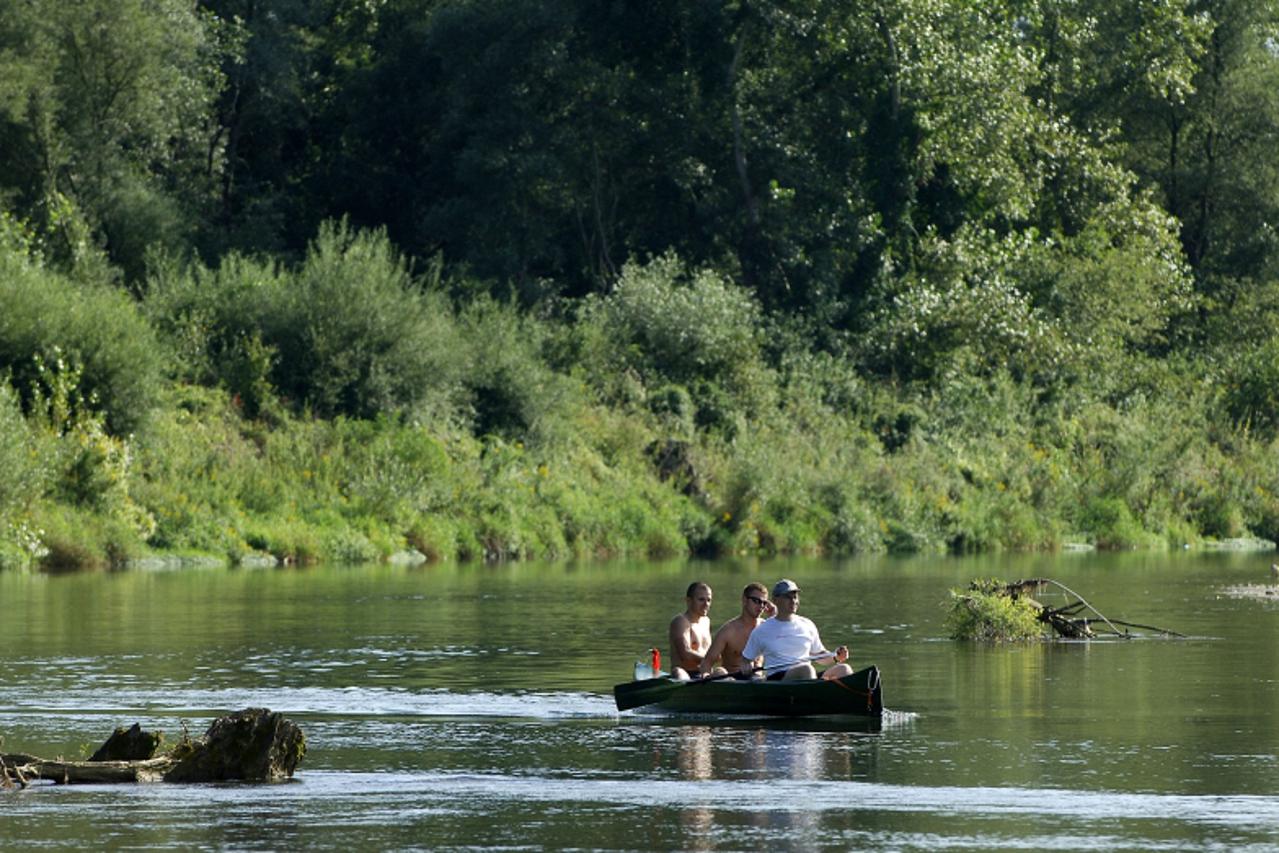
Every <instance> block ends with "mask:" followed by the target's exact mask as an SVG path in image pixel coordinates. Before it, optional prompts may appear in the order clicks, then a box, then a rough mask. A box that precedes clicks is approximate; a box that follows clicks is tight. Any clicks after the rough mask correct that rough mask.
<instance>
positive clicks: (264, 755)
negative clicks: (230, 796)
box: [164, 708, 306, 782]
mask: <svg viewBox="0 0 1279 853" xmlns="http://www.w3.org/2000/svg"><path fill="white" fill-rule="evenodd" d="M304 755H306V738H305V737H304V736H303V735H302V730H301V729H299V728H298V727H297V725H296V724H294V723H293V721H292V720H286V719H285V718H284V717H282V716H280V715H279V714H276V713H273V712H271V711H268V710H267V709H265V708H248V709H246V710H244V711H240V712H239V713H236V714H231V715H230V716H228V717H219V718H218V719H216V720H214V721H213V725H211V726H209V730H208V731H207V732H205V735H204V740H203V742H197V745H196V747H195V749H193V750H192V751H191V752H190V753H189V754H187V755H185V756H183V757H182V759H181V760H180V761H179V762H178V764H177V766H176V767H174V768H173V769H172V770H170V771H169V772H168V773H166V774H165V776H164V781H166V782H223V781H227V780H230V779H245V780H249V781H253V782H278V781H281V780H283V779H288V778H289V777H291V776H292V775H293V769H294V768H295V767H297V765H298V762H299V761H301V760H302V756H304Z"/></svg>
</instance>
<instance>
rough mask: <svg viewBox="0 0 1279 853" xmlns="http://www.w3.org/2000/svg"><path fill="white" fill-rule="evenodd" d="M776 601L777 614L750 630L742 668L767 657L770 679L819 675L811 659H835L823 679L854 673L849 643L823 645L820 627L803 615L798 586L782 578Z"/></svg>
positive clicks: (776, 588) (778, 583)
mask: <svg viewBox="0 0 1279 853" xmlns="http://www.w3.org/2000/svg"><path fill="white" fill-rule="evenodd" d="M773 602H774V603H775V604H776V606H777V616H776V617H775V618H773V619H769V620H768V621H767V622H765V623H763V624H762V625H760V626H759V627H758V628H756V629H755V630H754V631H752V632H751V635H750V639H748V640H747V641H746V646H745V648H743V649H742V663H741V671H742V672H749V671H751V670H752V669H753V668H754V665H755V659H756V658H759V657H761V656H762V657H763V658H764V672H765V673H766V677H767V678H769V679H774V680H776V679H785V680H787V681H790V680H792V679H796V678H817V670H816V669H815V668H814V667H813V664H812V663H810V661H813V660H816V661H818V662H820V663H825V662H827V661H831V662H834V664H835V665H834V666H832V667H830V668H829V669H827V670H826V671H824V672H823V673H822V675H821V677H822V678H825V679H832V678H843V677H844V676H845V675H852V672H853V668H852V667H851V666H849V665H848V664H847V663H845V661H847V660H848V646H840V647H839V648H837V649H835V651H833V652H830V651H827V650H826V647H825V646H824V645H822V638H821V637H820V636H818V634H817V626H816V625H814V624H813V621H812V620H811V619H807V618H805V617H803V616H800V615H799V613H798V612H797V611H798V610H799V585H798V584H796V583H795V582H794V581H793V580H788V579H786V578H782V579H781V580H779V581H778V582H777V584H776V586H774V587H773Z"/></svg>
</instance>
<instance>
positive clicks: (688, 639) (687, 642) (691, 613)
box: [670, 581, 711, 680]
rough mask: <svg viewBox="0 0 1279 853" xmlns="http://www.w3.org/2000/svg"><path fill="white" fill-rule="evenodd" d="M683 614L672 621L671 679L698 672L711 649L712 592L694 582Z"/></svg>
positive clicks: (685, 599) (687, 594)
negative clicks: (708, 650) (707, 651)
mask: <svg viewBox="0 0 1279 853" xmlns="http://www.w3.org/2000/svg"><path fill="white" fill-rule="evenodd" d="M684 604H685V607H684V612H683V613H681V614H679V615H678V616H676V617H675V618H674V619H672V620H671V627H670V640H671V675H673V676H674V677H675V678H678V679H680V680H684V679H687V678H688V677H689V675H688V674H689V673H690V672H697V668H698V667H699V666H701V665H702V658H704V657H705V656H706V650H707V649H709V648H710V645H711V617H710V612H711V588H710V587H709V586H708V585H706V584H704V583H702V582H701V581H693V582H692V583H691V584H689V585H688V592H686V593H685V594H684Z"/></svg>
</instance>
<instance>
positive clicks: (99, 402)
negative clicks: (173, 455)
mask: <svg viewBox="0 0 1279 853" xmlns="http://www.w3.org/2000/svg"><path fill="white" fill-rule="evenodd" d="M0 305H3V306H4V308H3V310H0V371H7V372H8V373H9V375H10V378H9V381H10V384H11V385H12V387H13V389H14V390H16V391H17V392H18V393H19V394H21V395H22V397H23V402H24V404H25V405H27V406H30V404H31V395H32V394H34V393H39V392H40V389H41V387H42V386H41V384H40V383H41V381H42V377H41V376H40V368H39V366H38V364H39V363H38V362H37V361H36V357H37V356H39V357H41V358H43V359H44V361H45V362H50V363H51V362H53V361H56V360H57V358H58V356H59V355H62V356H65V357H66V358H67V359H68V360H70V361H73V362H75V363H76V364H77V365H79V367H80V369H81V374H80V377H79V381H80V384H79V386H78V389H77V390H78V392H79V393H78V397H79V400H81V401H82V402H83V403H84V404H85V405H86V406H88V407H89V408H90V409H92V410H93V411H96V412H101V413H102V414H103V415H104V416H105V418H106V420H105V425H106V427H107V429H108V430H109V431H110V432H111V433H112V434H113V435H125V434H127V433H129V432H131V431H133V430H134V429H136V428H137V427H138V426H139V425H140V424H142V423H143V422H144V421H145V420H146V418H147V417H148V416H149V415H150V413H151V411H152V409H153V407H154V405H155V402H156V399H157V394H158V389H159V387H160V381H161V372H162V371H161V368H162V366H163V360H162V359H161V358H160V357H159V353H160V347H159V346H158V341H157V340H156V336H155V334H154V332H153V331H152V330H151V328H150V326H148V324H147V322H146V321H145V320H144V319H143V317H142V315H141V313H140V312H139V311H138V310H137V307H136V306H135V305H134V304H133V302H132V301H131V300H130V299H129V297H128V296H127V295H125V294H124V293H122V292H120V291H118V290H115V289H112V288H110V287H108V286H106V285H99V284H78V283H75V282H72V281H70V280H69V279H67V278H65V277H63V276H61V275H59V274H57V273H55V272H53V271H50V270H47V269H44V268H43V267H42V266H41V265H40V262H39V259H38V258H37V257H34V256H32V255H30V254H28V253H26V252H23V251H21V250H19V249H15V248H13V247H12V246H5V245H3V244H0Z"/></svg>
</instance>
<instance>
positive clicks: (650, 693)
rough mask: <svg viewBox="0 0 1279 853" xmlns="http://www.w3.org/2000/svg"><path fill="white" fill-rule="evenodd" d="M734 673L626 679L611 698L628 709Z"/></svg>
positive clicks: (804, 660) (755, 669) (763, 669)
mask: <svg viewBox="0 0 1279 853" xmlns="http://www.w3.org/2000/svg"><path fill="white" fill-rule="evenodd" d="M833 655H834V652H826V653H825V654H820V655H809V656H808V657H804V658H799V659H798V660H794V661H790V662H788V663H783V664H773V665H772V666H768V667H763V666H756V667H752V668H751V672H752V673H755V672H769V671H776V670H780V669H790V668H791V667H792V666H794V665H795V664H797V663H811V662H812V661H816V660H823V659H825V658H828V657H832V656H833ZM735 674H736V673H732V672H725V673H721V674H719V675H708V676H706V677H705V678H697V679H689V680H687V681H678V680H676V679H673V678H670V677H667V676H662V677H661V678H645V679H641V680H640V681H628V682H625V683H622V684H617V685H614V687H613V699H614V701H616V702H617V710H619V711H629V710H630V709H631V708H638V707H640V706H641V705H652V704H653V703H654V702H660V701H662V700H663V699H664V698H666V695H667V694H668V693H671V692H672V691H674V690H677V689H679V688H680V687H692V686H694V685H697V684H706V683H708V682H711V681H723V680H724V679H726V678H732V677H733V676H734V675H735Z"/></svg>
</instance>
